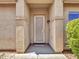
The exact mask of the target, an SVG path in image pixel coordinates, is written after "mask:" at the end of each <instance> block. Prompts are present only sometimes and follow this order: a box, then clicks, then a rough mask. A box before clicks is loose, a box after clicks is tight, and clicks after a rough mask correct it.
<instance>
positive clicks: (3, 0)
mask: <svg viewBox="0 0 79 59" xmlns="http://www.w3.org/2000/svg"><path fill="white" fill-rule="evenodd" d="M15 1H16V0H0V2H15Z"/></svg>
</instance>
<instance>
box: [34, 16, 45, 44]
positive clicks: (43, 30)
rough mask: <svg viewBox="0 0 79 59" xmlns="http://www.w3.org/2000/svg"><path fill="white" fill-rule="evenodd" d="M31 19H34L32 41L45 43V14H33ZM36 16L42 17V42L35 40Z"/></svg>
mask: <svg viewBox="0 0 79 59" xmlns="http://www.w3.org/2000/svg"><path fill="white" fill-rule="evenodd" d="M33 17H34V18H33V20H34V42H33V43H46V40H45V15H34V16H33ZM36 17H43V29H42V32H43V42H37V39H36Z"/></svg>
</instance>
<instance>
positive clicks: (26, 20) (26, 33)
mask: <svg viewBox="0 0 79 59" xmlns="http://www.w3.org/2000/svg"><path fill="white" fill-rule="evenodd" d="M29 11H30V10H29V7H28V5H27V4H26V3H25V12H24V15H25V26H24V28H25V29H24V34H25V35H24V37H25V39H24V42H25V43H24V45H25V49H27V48H28V46H29V44H30V39H29V21H30V13H29Z"/></svg>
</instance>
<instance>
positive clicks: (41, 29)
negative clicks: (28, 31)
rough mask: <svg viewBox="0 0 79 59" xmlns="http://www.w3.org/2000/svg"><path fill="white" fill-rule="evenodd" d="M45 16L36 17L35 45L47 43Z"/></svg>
mask: <svg viewBox="0 0 79 59" xmlns="http://www.w3.org/2000/svg"><path fill="white" fill-rule="evenodd" d="M45 41H46V40H45V16H43V15H36V16H34V43H45Z"/></svg>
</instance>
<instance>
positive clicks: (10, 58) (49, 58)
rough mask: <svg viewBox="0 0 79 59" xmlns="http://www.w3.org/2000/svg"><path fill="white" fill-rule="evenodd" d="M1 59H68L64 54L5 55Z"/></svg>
mask: <svg viewBox="0 0 79 59" xmlns="http://www.w3.org/2000/svg"><path fill="white" fill-rule="evenodd" d="M0 59H67V58H66V56H64V55H63V54H39V55H37V54H35V53H29V54H7V53H6V54H3V55H1V56H0Z"/></svg>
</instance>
